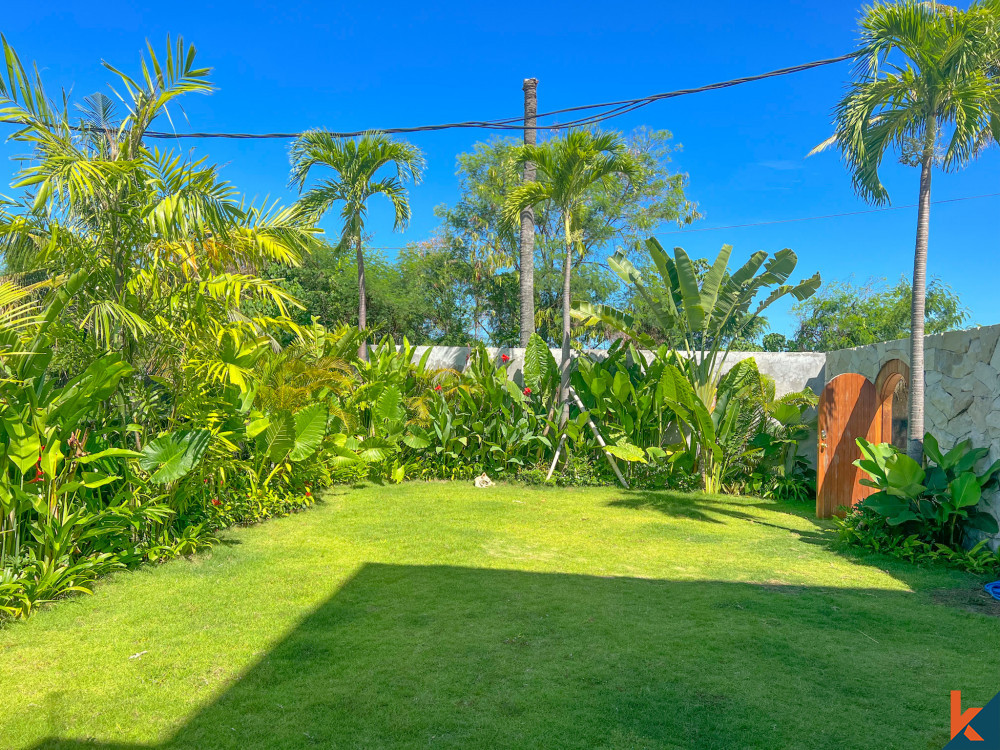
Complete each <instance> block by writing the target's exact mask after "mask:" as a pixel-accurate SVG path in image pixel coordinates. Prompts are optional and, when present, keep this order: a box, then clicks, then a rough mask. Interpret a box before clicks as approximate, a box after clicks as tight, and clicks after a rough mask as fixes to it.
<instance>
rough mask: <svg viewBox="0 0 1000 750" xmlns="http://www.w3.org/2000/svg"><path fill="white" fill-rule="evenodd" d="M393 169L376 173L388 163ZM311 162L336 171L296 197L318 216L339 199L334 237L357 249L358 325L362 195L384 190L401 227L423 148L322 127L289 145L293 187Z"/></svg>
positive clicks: (364, 315) (363, 311) (361, 316)
mask: <svg viewBox="0 0 1000 750" xmlns="http://www.w3.org/2000/svg"><path fill="white" fill-rule="evenodd" d="M390 165H391V168H392V169H393V170H394V171H395V174H389V175H383V176H382V177H378V176H377V174H378V173H379V172H380V171H382V170H383V168H384V167H389V166H390ZM315 166H323V167H327V168H329V169H332V170H333V171H334V172H335V173H336V177H333V178H328V179H325V180H323V181H322V182H319V183H317V184H316V185H315V186H314V187H312V188H310V189H309V190H308V191H306V193H305V194H304V195H303V196H302V198H301V199H300V205H301V206H302V207H303V208H304V209H305V210H306V212H307V213H308V214H309V215H311V216H313V217H315V219H316V220H318V219H319V218H320V217H321V216H322V215H323V214H325V213H326V212H327V211H328V210H329V209H330V208H331V207H332V206H333V204H334V203H338V202H339V203H342V204H343V206H342V208H341V211H340V216H341V218H342V219H343V221H344V228H343V230H342V231H341V235H340V242H341V246H342V247H352V246H353V247H354V248H355V250H356V251H357V255H358V330H359V331H364V330H365V328H366V327H367V325H368V310H367V303H366V299H365V258H364V251H363V249H362V244H361V243H362V235H363V233H364V226H365V218H366V217H367V214H368V199H369V198H371V197H372V196H375V195H384V196H385V197H386V198H388V199H389V201H390V202H391V203H392V207H393V209H394V211H395V225H394V229H395V230H396V231H400V230H402V229H405V228H406V225H407V224H408V223H409V221H410V203H409V200H408V197H407V194H406V188H405V184H406V183H407V182H409V181H410V180H412V181H413V182H414V183H419V182H420V178H421V173H422V171H423V167H424V156H423V153H422V152H421V151H420V149H418V148H417V147H416V146H414V145H412V144H410V143H407V142H406V141H400V140H395V139H393V138H391V137H390V136H388V135H385V134H384V133H366V134H365V135H363V136H361V137H360V138H356V139H345V138H337V137H335V136H333V135H331V134H330V133H327V132H324V131H322V130H312V131H309V132H307V133H303V134H302V135H301V136H300V137H299V138H298V140H296V141H295V143H294V144H293V145H292V177H291V182H292V184H293V185H294V186H296V187H298V189H299V191H301V190H302V189H303V187H304V186H305V182H306V179H307V178H308V177H309V171H310V170H311V169H312V168H313V167H315ZM359 356H360V357H361V358H362V359H364V358H365V357H366V356H367V344H366V343H365V341H364V340H362V342H361V349H360V351H359Z"/></svg>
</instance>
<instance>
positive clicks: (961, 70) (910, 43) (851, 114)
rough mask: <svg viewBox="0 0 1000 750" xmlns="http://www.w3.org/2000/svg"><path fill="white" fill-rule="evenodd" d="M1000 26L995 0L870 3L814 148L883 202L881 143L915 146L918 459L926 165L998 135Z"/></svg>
mask: <svg viewBox="0 0 1000 750" xmlns="http://www.w3.org/2000/svg"><path fill="white" fill-rule="evenodd" d="M998 24H1000V3H997V2H995V0H993V1H990V0H987V1H986V2H977V3H974V4H973V5H972V6H971V7H970V8H969V9H968V10H966V11H962V10H958V9H956V8H952V7H949V6H943V5H936V4H932V3H925V2H914V1H913V0H902V1H901V2H896V3H878V4H876V5H873V6H871V7H869V8H867V9H866V10H865V12H864V15H863V16H862V18H861V22H860V28H861V40H860V46H859V48H858V51H857V67H856V71H855V76H854V80H853V81H852V82H851V84H850V86H849V88H848V91H847V94H846V95H845V96H844V98H843V99H842V100H841V101H840V103H839V104H838V105H837V107H836V110H835V134H834V136H833V137H832V138H830V139H829V140H828V141H826V142H824V143H822V144H820V145H819V146H817V147H816V149H814V150H813V153H815V152H816V151H819V150H822V149H824V148H826V147H827V146H830V145H833V144H836V145H837V146H838V147H839V149H840V151H841V154H842V155H843V158H844V160H845V161H846V162H847V166H848V169H849V170H850V171H851V176H852V181H853V185H854V189H855V191H856V192H857V193H858V195H860V196H861V197H862V198H864V199H865V200H866V201H869V202H870V203H873V204H876V205H880V204H884V203H887V202H888V201H889V194H888V192H887V191H886V189H885V186H884V185H883V184H882V182H881V180H880V179H879V173H878V170H879V166H880V165H881V163H882V158H883V157H884V156H885V154H886V152H887V151H889V150H890V149H896V150H898V151H900V152H901V154H902V155H903V157H904V159H905V158H906V157H907V156H908V155H909V154H910V153H912V154H913V158H912V161H913V162H914V163H915V164H919V166H920V194H919V195H920V197H919V202H918V208H917V235H916V246H915V250H914V254H913V303H912V307H911V333H910V410H909V443H908V449H907V452H908V453H909V454H910V456H912V457H913V458H914V459H916V460H920V459H921V458H922V454H923V435H924V305H925V295H926V289H925V287H926V278H927V244H928V226H929V219H930V205H931V173H932V171H933V168H934V166H935V165H938V166H939V167H940V168H942V169H945V170H954V169H960V168H962V167H963V166H965V165H966V164H968V162H969V161H970V160H972V159H973V158H975V156H976V155H977V154H978V152H979V150H980V149H981V147H982V145H983V144H984V143H986V142H988V140H989V138H990V137H991V135H992V136H993V137H995V136H1000V104H998V102H1000V85H998V81H997V78H996V77H994V76H993V75H992V74H991V72H992V70H993V66H994V65H995V63H996V60H997V59H998V58H997V52H998V38H997V37H998V34H997V32H998ZM890 57H891V58H892V59H891V60H890ZM991 123H992V125H993V128H992V129H991ZM939 144H940V148H939Z"/></svg>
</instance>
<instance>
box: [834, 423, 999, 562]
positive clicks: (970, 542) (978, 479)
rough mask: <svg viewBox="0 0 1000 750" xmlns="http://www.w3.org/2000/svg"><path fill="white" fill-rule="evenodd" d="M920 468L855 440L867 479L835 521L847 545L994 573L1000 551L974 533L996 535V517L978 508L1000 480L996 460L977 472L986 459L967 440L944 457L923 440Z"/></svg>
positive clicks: (893, 451)
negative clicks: (862, 493) (870, 490)
mask: <svg viewBox="0 0 1000 750" xmlns="http://www.w3.org/2000/svg"><path fill="white" fill-rule="evenodd" d="M923 445H924V458H925V461H926V467H925V466H923V465H921V463H918V462H917V461H914V460H913V459H912V458H910V457H909V456H907V455H906V454H905V453H902V452H901V451H900V450H899V449H898V448H896V447H895V446H893V445H892V444H889V443H882V444H879V445H873V444H872V443H869V442H867V441H866V440H864V439H862V438H858V446H859V447H860V448H861V451H862V454H863V456H864V458H862V459H859V460H858V461H856V462H855V464H856V465H857V466H859V467H860V468H861V469H864V471H865V472H866V473H867V474H868V475H869V477H870V479H863V480H862V483H863V484H866V485H868V486H870V487H874V488H875V489H876V490H877V492H875V493H874V494H872V495H869V496H868V497H867V498H865V499H864V500H863V501H861V503H859V504H858V505H857V506H856V508H855V509H854V510H853V511H851V513H849V514H848V515H847V517H846V518H845V519H844V520H842V521H841V522H840V529H841V537H842V538H843V539H844V540H845V541H847V542H848V543H850V544H855V545H859V546H862V547H867V548H869V549H873V550H875V551H878V552H886V553H888V554H892V555H895V556H897V557H902V558H905V559H908V560H912V561H914V562H923V561H937V560H941V561H944V562H947V563H949V564H952V565H957V566H959V567H963V568H965V569H967V570H971V571H973V572H977V573H995V572H1000V553H993V552H991V551H990V550H989V549H988V548H987V546H986V543H987V541H988V540H987V539H982V540H977V539H976V538H975V534H976V532H985V533H987V534H996V533H997V531H1000V527H998V524H997V519H996V518H995V517H994V516H993V514H992V513H991V512H989V511H987V510H983V509H980V508H979V507H977V506H978V505H979V501H980V500H981V499H982V496H983V492H984V491H985V490H991V489H994V488H995V487H997V485H998V483H1000V460H998V461H996V462H994V463H993V464H992V465H990V466H988V467H985V469H982V470H980V469H977V467H978V466H979V465H980V464H981V463H982V462H983V460H984V459H985V458H986V457H987V455H988V454H989V450H988V449H987V448H973V447H972V444H971V442H970V441H968V440H965V441H963V442H961V443H959V444H958V445H956V446H955V447H953V448H952V449H951V450H949V451H947V452H943V451H941V449H940V448H939V447H938V442H937V440H936V439H935V438H934V436H933V435H930V434H928V435H925V436H924V443H923Z"/></svg>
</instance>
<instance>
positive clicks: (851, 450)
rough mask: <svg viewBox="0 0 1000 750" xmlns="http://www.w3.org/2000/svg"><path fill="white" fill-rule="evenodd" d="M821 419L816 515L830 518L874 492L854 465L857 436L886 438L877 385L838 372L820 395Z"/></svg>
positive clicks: (858, 450)
mask: <svg viewBox="0 0 1000 750" xmlns="http://www.w3.org/2000/svg"><path fill="white" fill-rule="evenodd" d="M818 422H819V424H818V430H817V436H818V440H817V449H818V450H817V457H816V516H817V517H819V518H829V517H830V516H832V515H834V514H835V513H837V512H838V508H840V507H841V506H847V507H853V506H854V505H855V504H856V503H857V502H858V501H859V500H862V499H863V498H865V497H868V495H870V494H872V492H874V490H873V489H872V488H871V487H865V486H864V485H863V484H861V481H860V480H861V479H862V477H864V476H865V473H864V472H863V471H862V470H861V469H859V468H857V467H856V466H854V461H855V460H856V459H858V458H860V457H861V449H860V448H858V446H857V443H855V442H854V439H855V438H858V437H863V438H865V439H867V440H870V441H871V442H873V443H879V442H881V441H882V424H881V423H882V420H881V414H880V411H879V404H878V398H877V394H876V392H875V386H874V385H873V384H872V382H871V381H870V380H868V378H866V377H865V376H864V375H858V374H857V373H844V374H843V375H838V376H837V377H835V378H834V379H833V380H831V381H830V382H829V383H827V384H826V387H825V388H823V392H822V393H821V394H820V397H819V420H818Z"/></svg>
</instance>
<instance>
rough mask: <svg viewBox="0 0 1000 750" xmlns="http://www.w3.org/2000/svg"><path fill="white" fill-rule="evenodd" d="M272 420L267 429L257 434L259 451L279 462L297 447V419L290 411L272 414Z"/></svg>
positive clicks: (268, 458)
mask: <svg viewBox="0 0 1000 750" xmlns="http://www.w3.org/2000/svg"><path fill="white" fill-rule="evenodd" d="M270 420H271V421H270V424H268V426H267V429H266V430H264V431H263V432H262V433H260V434H259V435H258V436H257V451H258V452H259V453H260V454H261V455H263V456H265V457H266V458H267V460H268V461H270V462H272V463H277V462H278V461H281V460H282V459H283V458H285V456H287V455H288V453H289V451H291V450H292V448H294V447H295V420H294V419H293V418H292V415H291V412H288V411H279V412H277V413H275V414H272V415H271V416H270Z"/></svg>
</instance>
